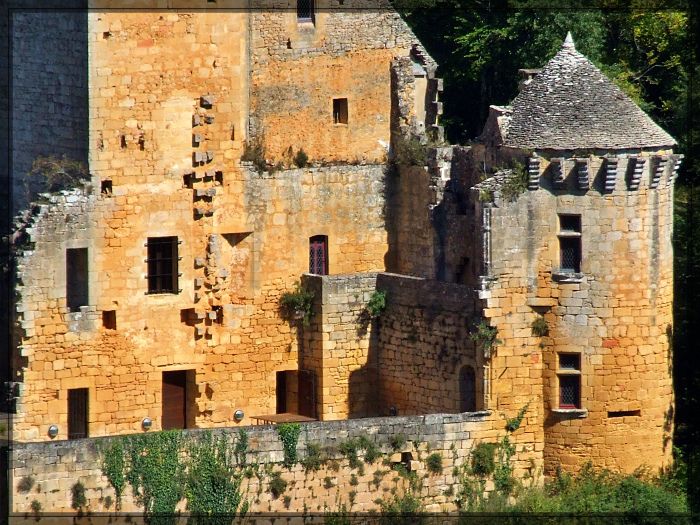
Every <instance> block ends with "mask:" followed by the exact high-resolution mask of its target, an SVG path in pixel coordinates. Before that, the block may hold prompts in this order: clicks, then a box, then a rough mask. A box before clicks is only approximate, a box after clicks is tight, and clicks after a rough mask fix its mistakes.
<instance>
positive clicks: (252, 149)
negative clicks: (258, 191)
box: [241, 140, 267, 173]
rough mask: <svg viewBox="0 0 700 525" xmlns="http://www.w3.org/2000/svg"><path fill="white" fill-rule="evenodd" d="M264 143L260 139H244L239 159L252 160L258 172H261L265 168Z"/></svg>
mask: <svg viewBox="0 0 700 525" xmlns="http://www.w3.org/2000/svg"><path fill="white" fill-rule="evenodd" d="M265 155H266V152H265V144H264V143H263V141H262V140H253V141H246V143H245V148H244V149H243V155H242V156H241V160H242V161H245V162H252V163H253V166H255V169H256V171H257V172H258V173H263V172H264V171H265V170H266V169H267V161H266V160H265Z"/></svg>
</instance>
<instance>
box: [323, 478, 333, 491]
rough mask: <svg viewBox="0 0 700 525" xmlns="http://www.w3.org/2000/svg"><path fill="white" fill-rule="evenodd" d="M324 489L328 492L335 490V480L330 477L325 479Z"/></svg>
mask: <svg viewBox="0 0 700 525" xmlns="http://www.w3.org/2000/svg"><path fill="white" fill-rule="evenodd" d="M323 488H324V489H326V490H328V489H332V488H333V480H332V479H331V477H330V476H326V477H325V478H323Z"/></svg>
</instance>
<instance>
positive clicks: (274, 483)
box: [270, 472, 287, 499]
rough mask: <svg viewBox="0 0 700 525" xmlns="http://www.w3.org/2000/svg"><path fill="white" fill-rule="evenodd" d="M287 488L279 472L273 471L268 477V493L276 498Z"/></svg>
mask: <svg viewBox="0 0 700 525" xmlns="http://www.w3.org/2000/svg"><path fill="white" fill-rule="evenodd" d="M286 490H287V482H286V481H285V480H283V479H282V475H281V474H280V473H279V472H273V473H272V477H271V478H270V493H271V494H272V497H273V498H275V499H277V498H279V497H280V496H281V495H282V494H284V492H285V491H286Z"/></svg>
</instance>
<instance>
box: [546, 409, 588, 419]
mask: <svg viewBox="0 0 700 525" xmlns="http://www.w3.org/2000/svg"><path fill="white" fill-rule="evenodd" d="M550 412H552V413H553V414H558V415H561V416H572V417H577V418H584V417H588V409H586V408H552V409H550Z"/></svg>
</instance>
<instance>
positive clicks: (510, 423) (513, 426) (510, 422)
mask: <svg viewBox="0 0 700 525" xmlns="http://www.w3.org/2000/svg"><path fill="white" fill-rule="evenodd" d="M529 406H530V403H527V404H526V405H525V406H524V407H522V408H521V409H520V410H518V414H517V415H516V416H515V417H513V418H510V419H507V420H506V431H507V432H509V433H511V434H512V433H513V432H515V431H516V430H518V429H519V428H520V425H521V424H522V423H523V419H524V418H525V414H526V413H527V409H528V407H529Z"/></svg>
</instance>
